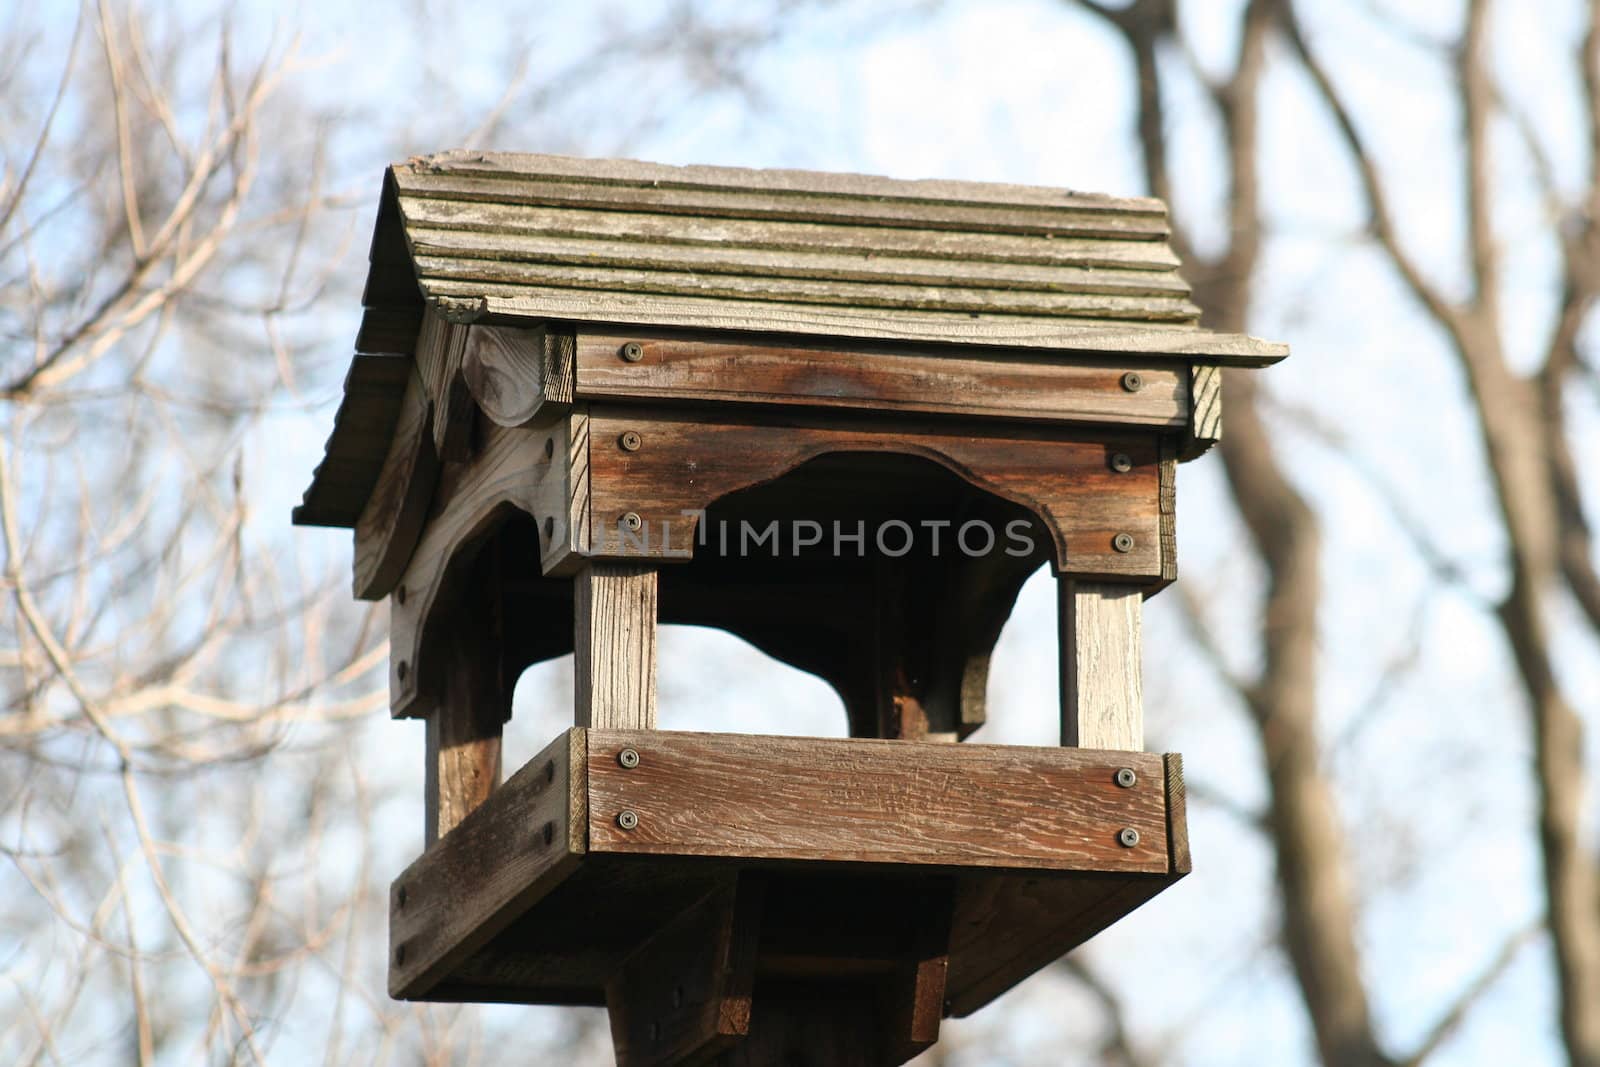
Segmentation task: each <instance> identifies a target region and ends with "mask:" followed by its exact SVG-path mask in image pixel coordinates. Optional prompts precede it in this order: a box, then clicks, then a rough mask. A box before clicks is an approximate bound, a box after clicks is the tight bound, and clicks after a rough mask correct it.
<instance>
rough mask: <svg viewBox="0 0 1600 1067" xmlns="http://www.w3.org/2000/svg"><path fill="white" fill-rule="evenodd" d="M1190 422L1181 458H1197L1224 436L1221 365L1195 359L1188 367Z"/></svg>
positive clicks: (1180, 448)
mask: <svg viewBox="0 0 1600 1067" xmlns="http://www.w3.org/2000/svg"><path fill="white" fill-rule="evenodd" d="M1188 422H1189V425H1188V428H1187V429H1186V430H1185V432H1184V436H1183V443H1182V445H1181V446H1180V447H1179V458H1180V459H1184V460H1190V459H1195V458H1196V457H1198V456H1202V455H1204V454H1205V453H1206V452H1207V451H1208V450H1209V449H1210V448H1211V446H1212V445H1215V444H1216V443H1217V442H1218V441H1220V440H1222V368H1221V367H1217V366H1212V365H1209V364H1203V363H1196V364H1194V365H1193V366H1191V367H1190V368H1189V420H1188Z"/></svg>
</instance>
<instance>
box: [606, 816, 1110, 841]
mask: <svg viewBox="0 0 1600 1067" xmlns="http://www.w3.org/2000/svg"><path fill="white" fill-rule="evenodd" d="M617 825H618V826H620V827H622V828H623V829H624V830H632V829H634V828H636V827H637V826H638V825H639V813H638V812H636V811H622V812H618V813H617ZM1134 836H1135V837H1137V836H1138V835H1137V834H1135V835H1134Z"/></svg>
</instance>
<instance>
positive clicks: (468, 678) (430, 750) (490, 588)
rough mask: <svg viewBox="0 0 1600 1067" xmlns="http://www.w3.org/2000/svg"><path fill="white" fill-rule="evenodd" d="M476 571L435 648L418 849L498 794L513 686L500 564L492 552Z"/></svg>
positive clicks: (452, 604)
mask: <svg viewBox="0 0 1600 1067" xmlns="http://www.w3.org/2000/svg"><path fill="white" fill-rule="evenodd" d="M475 563H476V566H475V568H474V573H473V574H472V576H471V578H470V579H469V581H468V582H466V583H464V584H465V586H466V587H465V588H464V589H463V590H462V591H461V593H460V595H459V596H457V597H456V598H455V600H454V602H453V603H451V604H450V606H449V615H450V617H449V618H448V619H446V620H443V622H444V625H443V626H442V627H441V628H440V629H441V633H440V634H439V637H438V639H437V642H436V644H437V645H439V646H442V647H441V648H439V649H438V656H439V658H440V660H442V666H441V673H442V675H443V684H442V685H441V687H440V694H439V702H438V704H437V705H435V706H434V707H433V708H431V709H430V710H429V712H428V718H427V734H426V737H427V762H426V765H425V766H426V769H427V776H426V787H425V790H424V797H425V800H426V805H425V806H426V815H425V818H426V821H425V824H424V841H426V842H427V843H428V844H430V845H431V844H432V843H433V842H434V841H436V840H438V839H439V838H440V837H443V836H444V835H445V834H447V833H449V832H450V831H451V830H452V829H453V828H454V827H455V826H456V825H457V824H458V823H460V822H461V820H462V819H464V818H466V817H467V815H468V814H469V813H471V812H472V811H473V810H475V809H476V808H478V807H479V806H481V805H482V804H483V802H484V801H486V800H488V799H489V794H490V793H492V792H494V790H495V788H496V787H497V786H499V784H500V741H501V738H500V731H501V726H502V725H503V724H504V723H505V722H506V720H508V719H510V718H511V690H512V685H513V684H514V679H513V678H511V677H508V676H507V673H506V671H505V670H504V669H503V661H502V656H503V653H504V649H505V628H504V625H503V619H502V611H501V605H502V597H501V594H500V589H501V582H500V567H499V557H498V554H496V553H492V552H491V553H488V554H486V555H485V556H484V557H483V558H481V559H479V560H477V561H475Z"/></svg>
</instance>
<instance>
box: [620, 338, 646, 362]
mask: <svg viewBox="0 0 1600 1067" xmlns="http://www.w3.org/2000/svg"><path fill="white" fill-rule="evenodd" d="M622 358H623V359H625V360H627V361H628V362H629V363H637V362H639V361H640V360H641V359H643V358H644V346H643V345H639V344H635V343H634V342H632V341H629V342H628V343H627V344H625V345H623V346H622Z"/></svg>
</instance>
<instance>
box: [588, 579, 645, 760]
mask: <svg viewBox="0 0 1600 1067" xmlns="http://www.w3.org/2000/svg"><path fill="white" fill-rule="evenodd" d="M573 581H574V583H575V584H574V589H573V625H574V632H573V664H572V667H573V696H574V698H575V707H574V709H573V715H574V719H575V721H576V723H577V725H579V726H587V727H593V728H594V729H597V730H653V729H655V726H656V600H657V588H658V587H657V581H656V571H655V568H654V567H650V566H643V565H640V564H634V563H612V562H598V561H597V562H592V563H589V564H586V565H585V566H584V567H583V568H582V569H581V570H580V571H579V572H578V573H577V575H576V576H575V577H574V579H573Z"/></svg>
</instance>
